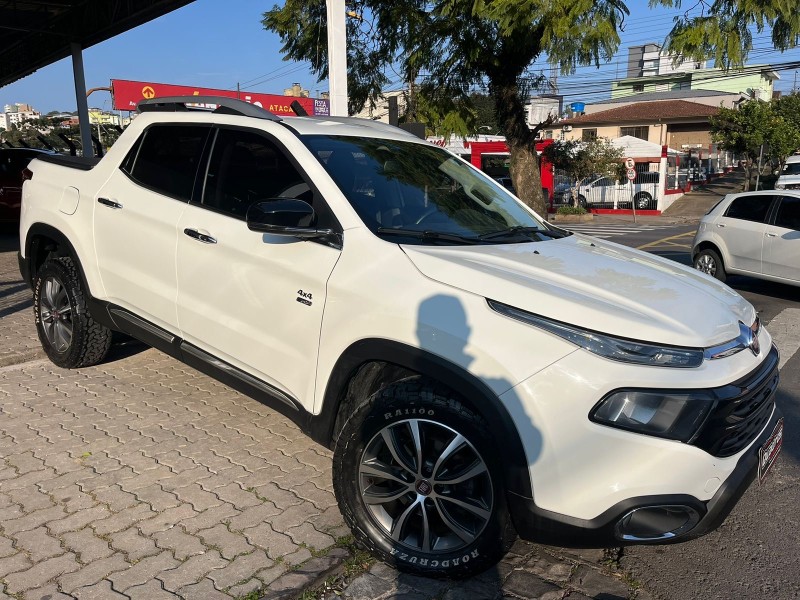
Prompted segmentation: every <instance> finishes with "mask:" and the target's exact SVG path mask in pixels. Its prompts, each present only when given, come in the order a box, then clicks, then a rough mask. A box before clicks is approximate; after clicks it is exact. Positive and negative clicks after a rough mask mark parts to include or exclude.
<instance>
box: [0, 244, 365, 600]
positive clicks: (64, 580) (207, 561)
mask: <svg viewBox="0 0 800 600" xmlns="http://www.w3.org/2000/svg"><path fill="white" fill-rule="evenodd" d="M2 243H3V244H5V248H4V249H6V250H8V249H9V246H13V242H11V241H10V240H9V238H7V237H5V238H3V239H2ZM0 302H1V303H2V304H0V315H1V318H0V336H1V337H2V340H3V346H2V350H3V352H2V354H0V359H3V360H4V364H5V366H2V367H0V456H1V457H2V459H3V463H2V464H0V598H6V597H15V598H35V599H37V600H38V599H40V598H49V599H52V600H56V599H57V598H69V597H74V598H103V599H105V598H109V599H110V598H125V597H128V598H142V599H147V600H151V599H157V598H173V597H176V596H180V597H185V598H200V599H205V598H218V597H219V598H223V597H226V598H230V597H237V596H240V595H244V594H246V593H248V592H252V591H254V590H259V589H263V590H265V591H266V592H268V593H274V594H276V595H278V596H279V595H281V593H284V594H285V593H286V591H287V590H288V591H289V593H294V591H295V590H298V589H302V588H304V587H305V586H307V585H309V584H310V583H311V582H312V581H314V580H316V579H317V578H318V577H319V576H320V574H323V573H324V572H325V571H326V570H327V569H328V568H330V567H331V566H332V565H338V564H340V563H341V561H342V559H343V557H344V555H346V552H345V551H344V550H341V549H339V548H336V541H337V539H339V538H341V537H342V536H345V535H346V534H348V533H349V531H348V530H347V529H346V528H344V527H343V522H342V519H341V516H340V514H339V512H338V509H337V508H336V506H335V501H334V498H333V494H332V492H331V482H330V453H329V452H328V451H327V450H326V449H324V448H322V447H320V446H317V445H316V444H314V443H313V442H311V441H310V440H309V439H308V438H307V437H306V436H304V435H303V434H301V433H300V432H299V430H298V429H297V428H296V427H295V426H294V425H293V424H291V423H289V422H288V421H287V420H286V419H284V418H283V417H281V416H279V415H277V414H276V413H274V412H272V411H270V410H268V409H267V408H265V407H263V406H262V405H261V404H259V403H258V402H255V401H253V400H251V399H249V398H245V397H242V396H240V395H239V394H237V393H236V392H233V391H231V390H230V389H228V388H226V387H225V386H223V385H221V384H218V383H216V382H215V381H213V380H211V379H209V378H207V377H205V376H204V375H201V374H200V373H198V372H196V371H194V370H192V369H190V368H188V367H186V366H184V365H183V364H181V363H179V362H177V361H175V360H173V359H171V358H169V357H167V356H166V355H164V354H162V353H160V352H157V351H155V350H152V349H147V348H145V347H144V346H141V345H139V344H132V345H131V344H129V345H128V346H119V347H117V348H116V349H115V350H114V354H112V356H111V357H110V359H109V360H108V361H106V362H105V363H104V364H102V365H100V366H98V367H94V368H90V369H83V370H77V371H65V370H62V369H58V368H56V367H54V366H53V365H52V364H51V363H50V362H48V361H46V360H42V359H41V353H40V351H38V349H36V348H37V346H38V340H37V339H36V334H35V329H34V327H33V322H32V316H31V309H30V291H28V290H27V288H24V287H23V286H22V283H21V281H20V276H19V273H18V271H17V266H16V256H15V253H13V252H10V251H6V252H3V253H2V254H0ZM35 349H36V350H35Z"/></svg>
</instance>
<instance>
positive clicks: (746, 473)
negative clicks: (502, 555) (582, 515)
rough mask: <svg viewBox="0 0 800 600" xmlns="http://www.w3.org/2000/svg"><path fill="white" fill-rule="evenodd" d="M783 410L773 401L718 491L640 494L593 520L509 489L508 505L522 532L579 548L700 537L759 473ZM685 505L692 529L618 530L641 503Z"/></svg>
mask: <svg viewBox="0 0 800 600" xmlns="http://www.w3.org/2000/svg"><path fill="white" fill-rule="evenodd" d="M782 416H783V415H782V414H781V411H780V410H779V409H778V407H777V406H775V408H774V410H773V413H772V416H771V417H770V419H769V421H768V423H767V425H766V426H765V427H764V429H763V431H762V432H761V434H760V435H759V436H758V438H757V439H756V440H755V442H754V443H753V444H751V445H750V447H749V448H748V449H747V450H746V451H745V452H744V454H743V455H742V456H741V457H740V458H739V461H738V462H737V464H736V468H735V469H734V470H733V472H732V473H731V474H730V476H729V477H728V478H727V479H726V480H725V481H724V482H723V483H722V485H721V486H720V487H719V489H718V490H717V492H716V493H715V494H714V496H713V497H712V498H711V499H710V500H708V501H705V502H703V501H701V500H698V499H697V498H695V497H694V496H690V495H686V494H675V495H656V496H639V497H636V498H629V499H627V500H623V501H622V502H619V503H617V504H615V505H614V506H612V507H611V508H609V509H608V510H606V511H605V512H603V513H602V514H601V515H599V516H598V517H595V518H594V519H591V520H586V519H577V518H573V517H568V516H565V515H561V514H558V513H555V512H551V511H548V510H544V509H541V508H539V507H538V506H536V503H535V502H534V500H533V499H532V498H523V497H522V496H518V495H516V494H514V493H511V492H509V493H508V494H507V498H508V505H509V510H510V511H511V518H512V520H513V522H514V526H515V528H516V529H517V532H518V533H519V535H520V537H522V538H524V539H527V540H531V541H536V542H540V543H544V544H552V545H557V546H564V547H577V548H607V547H615V546H622V545H631V544H648V543H650V544H652V543H657V544H668V543H676V542H684V541H687V540H691V539H694V538H697V537H700V536H702V535H704V534H706V533H708V532H710V531H713V530H714V529H716V528H717V527H719V526H720V525H721V524H722V522H723V521H724V520H725V518H726V517H727V516H728V514H729V513H730V512H731V510H732V509H733V507H734V506H735V505H736V503H737V502H738V501H739V499H740V498H741V497H742V494H744V492H745V491H746V490H747V488H748V487H750V484H751V483H752V482H753V480H754V479H755V478H756V476H757V474H758V463H759V449H760V448H761V446H762V445H763V444H764V443H765V442H766V441H767V440H768V439H769V437H770V435H772V432H773V430H774V429H775V426H776V424H777V422H778V420H779V419H781V418H782ZM656 506H684V507H687V508H689V509H691V510H693V511H694V512H695V513H696V514H697V515H698V516H699V521H698V522H697V523H696V525H694V526H693V527H691V528H690V529H688V530H686V531H684V532H682V533H680V534H679V535H675V536H674V537H670V538H668V539H659V540H651V541H643V540H640V541H630V540H622V539H620V538H619V537H618V535H617V532H616V527H617V523H618V522H619V521H620V519H622V518H623V517H624V516H625V515H627V514H628V513H630V512H631V511H632V510H634V509H637V508H647V507H656Z"/></svg>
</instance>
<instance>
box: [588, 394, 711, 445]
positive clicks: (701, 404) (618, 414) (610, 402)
mask: <svg viewBox="0 0 800 600" xmlns="http://www.w3.org/2000/svg"><path fill="white" fill-rule="evenodd" d="M713 406H714V398H713V397H712V396H711V395H708V394H704V393H703V392H700V391H693V392H682V391H678V390H675V391H644V390H618V391H616V392H612V393H611V394H609V395H608V396H606V397H605V398H603V399H602V400H601V401H600V402H599V403H598V404H597V406H595V407H594V409H592V412H591V413H589V418H590V419H591V420H592V421H594V422H595V423H601V424H603V425H609V426H611V427H617V428H619V429H625V430H627V431H635V432H637V433H644V434H647V435H653V436H657V437H662V438H667V439H670V440H680V441H682V442H688V441H690V440H691V439H692V437H693V436H694V435H695V433H697V431H698V430H699V429H700V426H701V425H702V424H703V422H704V421H705V419H706V417H707V416H708V413H709V412H710V411H711V409H712V407H713Z"/></svg>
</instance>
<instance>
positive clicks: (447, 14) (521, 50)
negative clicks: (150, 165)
mask: <svg viewBox="0 0 800 600" xmlns="http://www.w3.org/2000/svg"><path fill="white" fill-rule="evenodd" d="M347 9H348V11H349V13H348V14H355V15H357V18H350V19H349V20H348V22H347V38H348V94H349V110H350V111H351V113H352V112H356V111H358V110H360V109H361V108H362V107H363V106H365V105H366V104H367V103H369V104H370V105H371V106H374V105H375V103H376V101H377V100H378V97H379V95H380V91H381V88H382V87H384V86H385V85H386V84H387V83H388V82H389V81H390V76H389V73H391V79H396V78H397V77H398V76H399V78H400V80H401V81H403V82H406V83H414V82H416V81H417V80H418V79H420V77H421V81H420V83H419V97H420V99H422V98H424V99H425V101H424V103H427V105H426V106H423V104H424V103H423V101H422V100H420V103H419V110H418V111H417V114H418V115H422V116H420V117H419V118H420V119H429V120H426V121H425V122H426V123H427V124H428V125H429V126H430V127H431V129H434V130H436V131H437V133H439V134H440V135H448V134H449V133H460V134H462V135H463V133H464V132H465V131H467V132H475V131H476V128H477V127H479V126H480V125H484V124H485V123H481V122H479V120H478V119H477V118H476V108H475V106H474V104H473V97H472V96H471V91H472V90H474V89H475V88H476V87H479V88H483V87H485V86H488V90H489V96H490V97H491V99H492V103H493V105H494V114H495V123H496V125H497V127H498V130H499V132H500V133H502V134H503V135H505V137H506V140H507V141H508V144H509V147H510V151H511V154H512V160H511V164H512V169H511V171H512V177H514V180H515V182H516V183H518V184H519V185H517V189H518V190H525V191H524V192H523V196H527V197H523V200H525V201H526V202H527V203H528V204H530V205H531V206H533V207H534V208H537V209H539V210H543V209H544V202H543V199H542V194H541V185H539V174H538V172H536V173H532V172H528V171H530V169H531V167H534V168H535V164H536V158H535V157H536V154H535V149H534V146H535V142H536V134H537V132H538V130H539V129H541V127H542V126H545V125H548V124H549V123H550V122H551V121H546V122H545V123H541V124H539V125H538V126H536V127H534V129H533V130H531V129H530V128H529V127H528V124H527V121H526V114H525V100H526V99H527V98H526V96H527V95H528V94H529V93H530V91H531V90H532V89H535V88H537V87H540V86H541V85H542V84H543V83H544V80H545V78H544V77H542V76H541V75H539V76H531V74H530V73H528V72H527V69H528V68H529V66H530V65H531V64H532V63H533V62H534V61H535V60H536V59H538V58H540V57H542V56H545V55H546V56H547V57H548V60H549V61H550V62H551V63H552V64H553V65H556V66H558V67H560V69H561V70H562V72H565V73H568V72H571V71H573V70H574V69H575V67H576V66H578V65H588V64H596V65H599V64H600V63H601V62H603V61H605V60H607V59H608V58H610V57H611V56H612V55H613V53H614V52H615V51H616V50H617V47H618V46H619V41H620V40H619V33H618V30H619V28H620V27H621V25H622V24H623V22H624V19H625V17H626V16H627V15H628V9H627V7H626V6H625V4H624V3H623V2H622V1H621V0H548V1H545V0H437V1H431V2H420V0H393V1H392V2H384V1H381V0H350V1H349V2H348V3H347ZM326 21H327V19H326V7H325V0H286V2H285V3H284V5H283V6H279V5H276V6H274V7H273V8H272V10H270V11H267V12H266V13H265V14H264V19H263V25H264V27H265V29H267V30H269V31H272V32H274V33H277V34H278V35H279V36H280V38H281V41H282V42H283V48H282V50H283V52H284V53H285V55H286V59H287V60H302V61H308V62H309V63H310V64H311V69H312V71H313V72H314V73H316V74H317V76H318V77H319V78H320V79H324V78H325V77H327V72H328V62H327V61H328V57H327V24H326ZM415 110H416V108H415ZM434 120H439V123H438V124H436V125H434V123H433V121H434ZM517 165H519V167H517ZM523 171H525V172H524V173H523ZM531 178H533V179H534V180H535V181H533V180H531V181H527V182H526V181H525V180H526V179H531ZM523 183H526V185H522V184H523Z"/></svg>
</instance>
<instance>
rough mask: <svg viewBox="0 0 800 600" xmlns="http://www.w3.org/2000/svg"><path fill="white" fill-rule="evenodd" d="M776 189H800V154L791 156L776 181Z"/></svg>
mask: <svg viewBox="0 0 800 600" xmlns="http://www.w3.org/2000/svg"><path fill="white" fill-rule="evenodd" d="M775 189H776V190H800V155H795V156H790V157H789V158H787V159H786V163H785V164H784V165H783V171H781V172H780V173H779V176H778V180H777V181H776V182H775Z"/></svg>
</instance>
